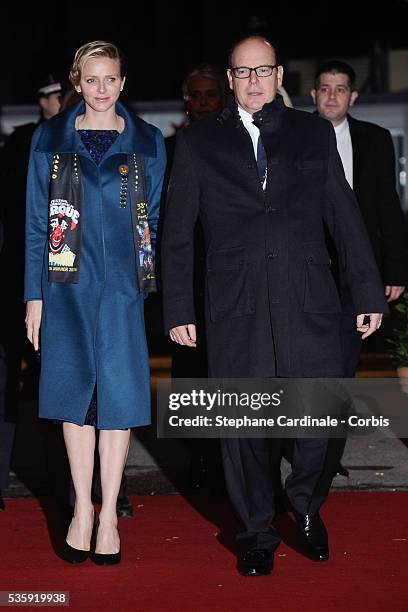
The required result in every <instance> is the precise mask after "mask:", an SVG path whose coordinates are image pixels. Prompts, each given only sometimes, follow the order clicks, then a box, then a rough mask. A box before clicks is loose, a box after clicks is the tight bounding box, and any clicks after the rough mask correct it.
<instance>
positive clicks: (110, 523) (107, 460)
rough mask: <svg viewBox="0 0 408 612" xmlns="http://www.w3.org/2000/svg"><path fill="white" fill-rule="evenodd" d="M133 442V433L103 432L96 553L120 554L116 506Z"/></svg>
mask: <svg viewBox="0 0 408 612" xmlns="http://www.w3.org/2000/svg"><path fill="white" fill-rule="evenodd" d="M129 442H130V429H126V430H120V429H113V430H101V431H100V432H99V458H100V463H101V484H102V508H101V512H100V514H99V527H98V537H97V541H96V548H95V552H96V553H100V554H113V553H117V552H119V550H120V540H119V533H118V530H117V524H118V519H117V514H116V502H117V499H118V493H119V488H120V483H121V480H122V474H123V470H124V468H125V464H126V459H127V454H128V450H129Z"/></svg>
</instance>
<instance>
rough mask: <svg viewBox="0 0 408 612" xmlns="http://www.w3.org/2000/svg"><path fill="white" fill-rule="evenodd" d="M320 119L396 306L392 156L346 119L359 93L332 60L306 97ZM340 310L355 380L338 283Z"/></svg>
mask: <svg viewBox="0 0 408 612" xmlns="http://www.w3.org/2000/svg"><path fill="white" fill-rule="evenodd" d="M310 94H311V96H312V98H313V101H314V103H315V105H316V108H317V112H318V113H319V115H320V117H323V118H324V119H327V120H329V121H331V123H332V125H333V127H334V131H335V133H336V141H337V149H338V152H339V154H340V157H341V160H342V163H343V168H344V172H345V175H346V179H347V181H348V183H349V185H350V187H351V188H352V189H353V191H354V194H355V196H356V199H357V202H358V204H359V207H360V210H361V213H362V216H363V219H364V222H365V225H366V228H367V231H368V235H369V238H370V241H371V245H372V247H373V250H374V255H375V257H376V261H377V264H378V267H379V270H380V272H381V276H382V279H383V283H384V291H385V296H386V298H387V301H388V302H392V301H394V300H397V299H398V298H399V297H400V296H401V294H402V293H403V291H404V290H405V285H406V284H407V282H408V237H407V233H406V231H405V223H404V216H403V213H402V210H401V206H400V201H399V197H398V194H397V192H396V189H395V184H396V181H395V154H394V147H393V143H392V138H391V134H390V133H389V131H388V130H385V129H384V128H382V127H380V126H378V125H375V124H373V123H368V122H366V121H359V120H357V119H354V118H353V117H351V116H350V115H349V114H348V111H349V109H350V108H351V107H352V106H354V104H355V102H356V100H357V98H358V92H357V90H356V75H355V72H354V70H353V68H352V67H351V66H350V65H349V64H346V63H345V62H341V61H337V60H330V61H328V62H325V63H324V64H323V65H321V66H320V67H319V68H318V70H317V72H316V75H315V86H314V88H313V89H312V90H311V92H310ZM340 288H341V297H342V305H343V316H342V327H341V340H342V350H343V365H344V373H345V376H348V377H352V376H354V375H355V372H356V369H357V365H358V361H359V357H360V350H361V336H360V334H358V333H357V331H356V330H355V326H354V320H355V312H354V308H353V302H352V297H351V295H350V292H349V290H348V288H347V286H346V285H345V283H344V282H343V279H342V278H341V277H340ZM344 446H345V439H333V440H331V442H330V455H331V457H330V460H329V461H328V463H327V469H330V466H331V465H332V468H333V469H332V473H329V474H327V478H326V486H327V487H330V484H331V480H332V477H333V475H334V473H335V472H336V469H339V472H340V473H343V474H347V472H346V470H345V469H344V468H343V467H342V466H340V468H338V467H337V466H338V462H339V461H340V459H341V455H342V453H343V450H344Z"/></svg>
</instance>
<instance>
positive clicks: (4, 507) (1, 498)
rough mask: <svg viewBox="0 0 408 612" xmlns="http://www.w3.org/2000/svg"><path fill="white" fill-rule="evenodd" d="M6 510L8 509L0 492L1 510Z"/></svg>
mask: <svg viewBox="0 0 408 612" xmlns="http://www.w3.org/2000/svg"><path fill="white" fill-rule="evenodd" d="M5 509H6V504H5V503H4V499H3V496H2V494H1V491H0V510H5Z"/></svg>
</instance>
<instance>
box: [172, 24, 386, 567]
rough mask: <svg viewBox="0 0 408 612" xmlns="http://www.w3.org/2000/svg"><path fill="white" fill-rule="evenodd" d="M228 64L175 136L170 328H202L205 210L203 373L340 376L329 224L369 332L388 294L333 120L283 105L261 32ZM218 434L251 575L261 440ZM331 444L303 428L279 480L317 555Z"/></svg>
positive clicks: (261, 549) (259, 504)
mask: <svg viewBox="0 0 408 612" xmlns="http://www.w3.org/2000/svg"><path fill="white" fill-rule="evenodd" d="M227 76H228V80H229V86H230V89H231V90H232V91H233V94H234V95H233V96H232V97H231V99H230V100H229V102H228V103H227V105H226V107H225V108H224V109H223V110H222V111H221V112H220V113H219V114H218V115H216V116H211V117H209V118H207V119H203V120H202V121H198V122H195V123H192V124H191V125H189V126H187V127H186V128H184V129H183V130H180V132H179V134H178V137H177V145H176V152H175V157H174V163H173V171H172V174H171V177H170V183H169V190H168V198H167V206H166V211H165V215H164V230H163V243H162V278H163V299H164V323H165V329H166V330H168V331H169V334H170V337H171V339H172V340H173V341H174V342H177V343H178V344H181V345H184V346H189V347H192V348H194V347H196V346H197V344H198V343H200V341H201V339H200V337H197V336H196V326H195V322H196V316H195V312H194V296H193V287H192V276H193V274H192V273H193V269H192V266H193V257H192V253H193V250H194V225H195V222H196V219H197V218H198V217H199V218H200V220H201V223H202V227H203V233H204V240H205V248H206V292H207V293H206V313H205V315H206V334H207V346H208V365H209V375H210V376H212V377H216V378H218V377H219V378H274V377H285V378H309V377H319V378H326V377H341V376H342V375H343V368H342V362H341V347H340V341H339V327H340V310H341V309H340V302H339V298H338V294H337V290H336V286H335V283H334V280H333V278H332V276H331V272H330V267H329V257H328V254H327V250H326V246H325V235H324V224H326V225H327V226H328V228H329V230H330V231H331V233H332V235H333V238H334V240H335V242H336V245H337V247H338V249H339V251H340V252H341V263H342V264H343V265H344V263H345V261H346V260H347V269H346V278H347V281H348V283H349V284H350V286H351V289H352V295H353V299H354V300H355V303H356V304H357V305H358V309H357V312H358V313H359V314H358V316H357V319H356V328H357V329H358V331H359V332H360V333H362V334H363V336H364V337H367V336H369V335H370V334H372V333H373V332H374V331H375V330H376V329H378V327H379V326H380V324H381V317H382V315H381V313H383V312H387V304H386V300H385V298H384V291H383V288H382V285H381V280H380V277H379V274H378V270H377V267H376V264H375V261H374V257H373V255H372V252H371V248H370V245H369V240H368V237H367V234H366V231H365V228H364V223H363V221H362V218H361V215H360V213H359V211H358V207H357V206H356V203H355V199H354V196H353V193H352V191H351V189H350V188H349V186H348V184H347V181H346V179H345V177H344V173H343V169H342V166H341V161H340V158H339V156H338V153H337V149H336V140H335V135H334V131H333V128H332V126H331V125H330V123H329V122H327V121H324V120H322V119H320V118H319V117H317V116H314V115H313V114H310V113H304V112H301V111H297V110H293V109H289V108H287V107H285V105H284V103H283V100H282V98H281V97H280V96H278V95H277V90H278V87H279V86H280V85H281V84H282V78H283V67H282V66H281V65H280V64H279V61H278V59H277V53H276V49H275V48H274V46H272V45H271V44H270V43H269V42H268V41H267V40H266V39H265V38H264V37H262V36H257V35H252V36H249V37H246V38H244V39H242V40H240V41H239V42H238V43H237V44H235V45H234V47H233V49H232V51H231V54H230V57H229V68H228V70H227ZM365 317H367V319H366V320H365ZM237 435H238V434H237ZM221 442H222V449H223V463H224V471H225V478H226V486H227V490H228V493H229V495H230V498H231V501H232V503H233V506H234V507H235V510H236V511H237V513H238V515H239V516H240V518H241V519H242V522H243V524H244V529H243V531H242V532H241V533H240V534H239V535H238V537H237V545H238V551H239V554H238V569H239V571H240V572H241V573H242V574H243V575H245V576H260V575H266V574H269V573H270V572H271V569H272V565H273V553H274V551H275V549H276V548H277V546H278V545H279V542H280V537H279V534H278V533H277V532H276V531H274V530H273V529H272V527H271V523H272V521H273V519H274V515H275V499H274V491H273V483H272V478H271V460H270V452H269V445H268V441H267V440H266V439H264V438H251V439H248V438H225V439H222V441H221ZM272 443H276V444H279V443H280V441H278V440H272ZM326 450H327V439H313V440H312V439H297V440H296V441H295V444H294V453H293V462H292V473H291V475H290V476H289V477H288V479H287V480H286V494H287V497H288V499H289V502H290V504H291V507H292V509H293V512H294V516H295V519H296V523H297V527H298V533H299V536H300V538H301V541H302V544H303V546H304V550H305V552H306V553H307V554H308V555H309V556H310V557H311V558H312V559H313V560H315V561H325V560H327V559H328V557H329V549H328V539H327V532H326V529H325V526H324V524H323V521H322V520H321V518H320V515H319V508H320V506H321V505H322V503H323V501H324V496H321V495H315V491H314V489H315V486H316V484H317V482H318V480H319V477H320V474H321V472H322V469H323V466H324V461H325V455H326Z"/></svg>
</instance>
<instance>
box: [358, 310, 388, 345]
mask: <svg viewBox="0 0 408 612" xmlns="http://www.w3.org/2000/svg"><path fill="white" fill-rule="evenodd" d="M364 317H368V318H369V319H370V324H369V325H368V324H367V323H365V324H364ZM381 321H382V312H374V313H370V314H359V315H357V331H359V332H364V333H363V335H362V336H361V338H362V339H364V338H368V336H371V334H373V333H374V332H375V331H377V329H379V328H380V327H381Z"/></svg>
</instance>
